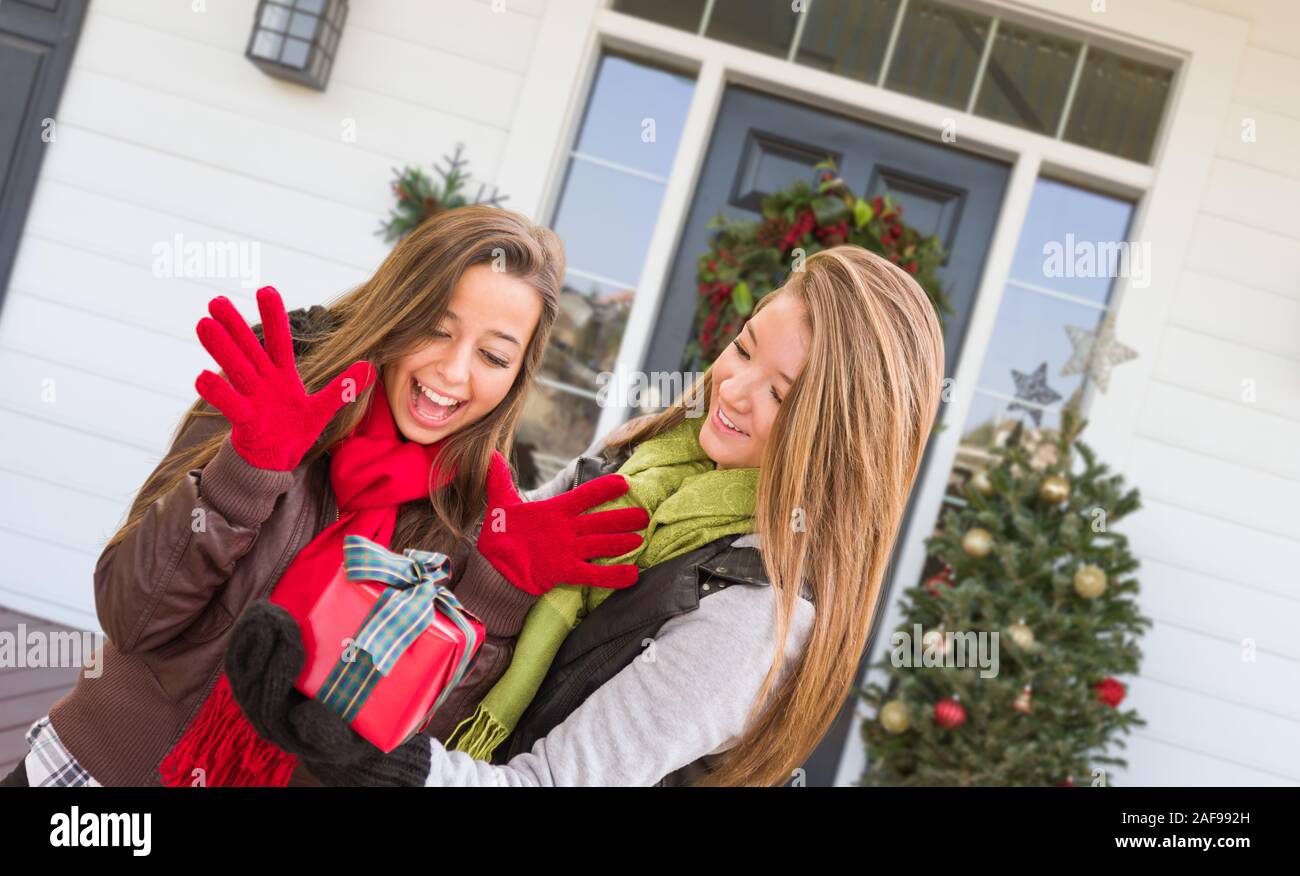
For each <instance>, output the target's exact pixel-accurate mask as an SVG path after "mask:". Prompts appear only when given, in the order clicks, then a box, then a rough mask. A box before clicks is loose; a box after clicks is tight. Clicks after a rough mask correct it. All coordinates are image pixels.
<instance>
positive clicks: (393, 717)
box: [296, 536, 484, 752]
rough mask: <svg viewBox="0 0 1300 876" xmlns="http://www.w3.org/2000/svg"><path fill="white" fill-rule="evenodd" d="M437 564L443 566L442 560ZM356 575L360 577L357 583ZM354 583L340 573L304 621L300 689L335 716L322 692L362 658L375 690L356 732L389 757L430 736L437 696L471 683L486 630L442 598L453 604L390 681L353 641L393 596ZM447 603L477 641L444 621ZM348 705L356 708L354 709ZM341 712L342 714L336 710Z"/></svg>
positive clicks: (403, 655)
mask: <svg viewBox="0 0 1300 876" xmlns="http://www.w3.org/2000/svg"><path fill="white" fill-rule="evenodd" d="M348 538H349V539H353V538H359V537H354V536H348ZM367 541H368V540H367ZM369 545H370V549H372V550H376V551H383V552H384V553H385V554H387V555H388V556H389V557H394V558H396V559H398V560H400V559H401V558H400V557H397V555H393V554H391V553H389V552H388V551H387V550H386V549H384V548H382V547H380V546H379V545H376V544H374V543H373V542H370V543H369ZM426 556H427V555H426ZM437 556H438V557H439V558H442V557H441V555H437ZM442 559H445V558H442ZM358 574H359V573H358V572H357V570H355V569H354V570H353V571H352V576H353V579H355V578H356V577H357V575H358ZM348 576H349V572H348V569H347V563H345V564H344V565H343V566H340V567H339V571H338V573H337V575H336V576H335V577H334V579H333V580H332V581H331V582H330V583H329V585H328V586H327V587H325V589H324V590H323V591H322V593H321V595H320V596H319V597H318V599H317V600H316V603H315V604H314V605H313V606H312V608H311V609H310V611H309V612H308V613H307V616H306V617H305V618H304V619H302V620H301V621H300V626H301V629H302V638H303V647H304V649H305V650H306V652H307V663H306V666H305V667H304V669H303V672H302V674H301V675H299V676H298V679H297V683H296V686H297V688H298V690H300V691H302V692H303V693H304V694H306V695H307V696H310V697H314V698H316V699H321V700H322V701H323V702H326V704H327V705H331V707H332V708H335V705H334V703H331V702H330V701H329V700H328V699H325V698H324V697H321V696H318V695H317V694H318V692H320V690H321V686H322V685H323V684H324V683H326V682H327V680H328V679H329V678H330V676H331V673H335V672H336V669H341V665H342V663H348V662H354V661H356V660H357V659H358V657H360V658H363V659H364V660H365V661H366V662H365V666H366V667H368V668H369V671H368V672H364V675H365V676H366V677H367V678H368V679H369V682H370V683H372V686H370V687H369V692H368V695H366V696H365V698H364V701H363V702H362V703H361V705H360V706H359V709H357V710H356V711H355V712H354V714H353V716H352V718H351V721H350V724H351V727H352V729H354V730H355V731H356V732H357V733H359V734H361V736H363V737H365V738H366V739H368V740H369V741H370V742H372V743H373V744H374V745H375V746H377V747H378V748H380V749H381V750H383V751H385V752H390V751H392V750H393V749H394V748H396V747H397V746H399V745H401V744H402V743H403V742H405V741H406V740H407V739H409V738H411V736H412V735H413V734H415V733H417V732H419V731H420V730H422V729H424V726H425V725H426V724H428V723H429V719H430V718H432V717H433V714H434V712H435V711H436V706H437V704H438V700H439V695H440V694H442V693H443V691H444V690H447V689H448V686H449V685H453V684H458V683H459V682H460V681H462V680H463V679H464V678H465V677H468V675H469V671H470V669H472V668H473V665H474V662H475V661H477V659H478V648H479V646H480V645H481V644H482V642H483V636H484V627H483V623H482V621H480V620H479V619H478V618H477V617H476V616H474V614H473V613H471V612H469V611H468V610H466V609H464V608H463V607H461V606H460V604H459V602H456V601H455V597H454V596H451V594H450V591H445V590H444V594H445V596H446V597H450V599H449V600H446V601H444V602H443V604H442V605H441V606H439V607H438V608H436V609H434V610H432V611H431V612H430V613H429V617H430V619H429V621H428V626H427V627H426V628H425V629H424V630H423V631H422V632H420V633H418V634H417V635H415V638H414V640H413V641H411V643H410V644H409V645H408V646H406V647H405V648H404V649H403V650H401V651H400V656H399V657H398V658H397V659H396V662H395V663H393V664H392V667H391V669H390V670H389V672H388V674H387V675H383V674H382V673H380V672H379V671H378V670H377V669H375V668H374V666H373V665H372V663H371V662H370V658H369V655H366V654H359V653H358V651H357V645H356V644H355V640H356V639H357V637H358V632H359V631H360V630H361V629H362V625H363V623H364V622H365V621H366V618H367V616H368V615H369V614H370V612H371V609H372V608H373V607H374V606H375V604H376V602H377V601H378V600H379V599H380V597H381V595H382V594H383V593H384V592H385V590H388V589H390V588H389V587H387V586H385V585H384V584H382V583H377V582H375V581H371V580H353V579H350V578H349V577H348ZM447 601H450V602H452V603H453V604H454V608H451V609H450V610H452V611H459V612H460V615H461V619H462V621H463V622H466V623H467V624H468V626H469V627H470V628H471V629H472V630H473V631H474V634H475V635H473V637H472V640H471V638H470V637H467V636H466V634H465V631H464V630H463V629H462V628H461V627H460V626H458V625H457V624H456V623H455V622H454V621H453V620H452V619H451V618H450V617H449V616H448V614H447V613H446V612H447V611H448V608H447V606H446V602H447ZM471 647H472V648H473V653H472V654H471V655H470V657H469V658H468V662H467V664H466V667H465V669H464V670H463V671H462V674H461V677H460V678H459V679H457V678H454V676H455V673H456V669H457V666H458V665H459V664H460V662H461V660H462V658H463V655H464V654H465V652H466V649H467V648H471ZM345 652H349V657H346V658H345ZM341 661H342V663H341ZM336 677H337V674H336ZM376 679H377V680H376ZM336 686H337V685H336ZM447 692H448V693H449V692H450V691H449V690H448V691H447ZM348 696H351V695H347V696H345V697H344V699H348ZM354 699H355V697H353V700H354ZM336 700H337V694H336ZM349 702H350V704H351V705H353V706H354V707H355V703H354V702H352V701H351V700H349ZM335 711H340V710H339V709H338V708H335ZM344 717H345V718H346V717H347V716H346V715H344Z"/></svg>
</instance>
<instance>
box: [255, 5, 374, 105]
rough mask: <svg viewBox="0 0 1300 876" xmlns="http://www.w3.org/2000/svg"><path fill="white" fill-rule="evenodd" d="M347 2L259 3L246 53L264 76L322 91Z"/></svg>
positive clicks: (331, 65) (328, 72)
mask: <svg viewBox="0 0 1300 876" xmlns="http://www.w3.org/2000/svg"><path fill="white" fill-rule="evenodd" d="M347 17H348V0H260V2H259V3H258V4H257V17H256V19H254V23H253V34H252V36H251V37H249V40H248V51H246V52H245V53H244V55H245V57H247V58H248V59H249V60H250V61H252V62H253V63H254V64H256V65H257V66H258V67H259V68H260V69H261V70H262V72H263V73H265V74H267V75H268V76H274V77H276V78H277V79H287V80H289V81H290V82H297V83H298V84H299V85H306V86H307V87H309V88H315V89H316V90H317V91H324V90H325V83H326V82H328V81H329V78H330V70H331V69H332V68H333V67H334V52H335V50H336V49H337V48H338V44H339V34H340V32H341V31H342V30H343V20H344V19H345V18H347Z"/></svg>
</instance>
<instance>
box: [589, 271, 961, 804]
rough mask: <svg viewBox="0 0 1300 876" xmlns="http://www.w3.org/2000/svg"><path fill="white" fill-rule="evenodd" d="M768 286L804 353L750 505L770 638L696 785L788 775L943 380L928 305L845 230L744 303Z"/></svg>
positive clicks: (837, 673)
mask: <svg viewBox="0 0 1300 876" xmlns="http://www.w3.org/2000/svg"><path fill="white" fill-rule="evenodd" d="M777 295H794V296H797V297H798V299H799V300H800V302H802V304H803V305H804V309H805V314H806V320H807V324H808V326H809V328H810V329H811V335H812V341H811V345H810V347H809V352H808V361H807V363H806V364H805V366H804V368H803V370H802V371H801V372H800V374H799V376H798V377H797V378H796V380H795V382H794V385H793V386H792V387H791V389H790V391H789V393H788V394H787V395H786V397H785V399H784V401H783V402H782V404H781V408H780V410H779V412H778V414H777V417H776V421H775V423H774V424H773V428H772V434H771V439H770V440H769V441H768V445H767V448H766V450H765V452H764V456H763V461H762V463H761V466H760V474H759V485H758V501H757V507H756V510H755V529H756V531H757V532H758V534H759V537H760V540H761V550H762V556H763V563H764V566H765V567H766V569H767V571H768V576H769V578H770V580H771V583H772V586H773V587H774V588H775V589H776V594H777V606H778V608H777V640H778V642H779V645H778V647H777V649H776V658H775V660H774V661H773V663H772V666H771V667H770V668H769V670H768V673H767V675H766V676H765V677H764V680H763V684H762V687H761V688H760V690H759V693H758V696H757V699H756V701H755V703H754V706H753V709H752V711H751V712H750V714H749V720H748V724H747V730H746V732H745V734H744V735H743V736H742V738H741V739H740V741H739V742H738V743H737V744H736V745H735V746H734V747H733V748H731V749H729V750H728V751H726V752H725V753H724V755H723V756H722V757H721V758H720V760H719V762H718V764H717V766H716V769H715V770H714V771H713V772H712V773H711V774H709V775H707V776H705V777H704V778H703V779H701V780H700V781H699V782H697V785H700V786H706V785H721V786H730V785H760V786H771V785H775V784H782V783H784V782H786V781H789V780H790V778H791V777H792V775H793V771H794V770H795V769H796V768H797V767H799V766H800V765H801V764H802V763H804V762H805V761H806V760H807V758H808V756H809V755H810V754H811V753H812V751H813V749H814V748H816V746H817V744H818V742H820V740H821V738H822V737H823V736H824V735H825V733H826V731H827V730H828V729H829V727H830V725H831V723H832V722H833V721H834V720H835V716H836V714H837V713H838V711H839V709H840V706H841V704H842V703H843V702H844V699H845V697H846V696H847V695H848V693H849V689H850V687H851V686H852V684H853V682H854V675H855V673H856V671H857V666H858V657H859V655H861V654H862V652H863V650H864V649H865V647H866V644H867V636H868V635H869V633H870V630H871V621H872V616H873V614H874V612H875V610H876V607H877V601H878V600H877V596H878V595H879V593H880V589H881V587H883V586H884V574H885V569H886V566H887V564H888V561H889V556H890V552H891V550H892V549H893V545H894V541H895V539H896V538H897V536H898V530H899V527H900V525H901V523H902V518H903V512H904V510H905V508H906V505H907V499H908V496H909V494H910V493H911V490H912V486H913V483H914V481H915V479H916V475H917V471H918V469H919V467H920V464H921V459H922V454H923V452H924V450H925V444H926V441H927V440H928V438H929V436H930V430H931V427H932V426H933V424H934V419H935V416H936V414H937V412H938V405H939V394H940V390H941V388H942V384H943V370H944V351H943V336H942V333H941V331H940V328H939V321H938V317H937V316H936V314H935V310H934V306H933V305H932V304H931V303H930V299H929V297H928V296H927V295H926V294H925V291H924V290H923V289H921V287H920V286H919V285H917V283H916V281H915V280H913V279H912V277H911V276H910V275H909V274H907V273H906V272H905V271H903V270H902V269H900V268H899V267H898V266H897V265H895V264H893V263H891V262H890V261H888V260H886V259H884V258H882V257H880V256H878V255H875V254H874V253H871V252H868V251H867V250H865V249H862V248H861V247H858V246H853V245H843V246H836V247H832V248H830V249H827V250H823V251H821V252H818V253H815V254H813V255H811V256H809V257H808V259H807V260H806V261H805V263H804V270H803V271H799V272H795V273H794V274H792V275H791V277H790V279H789V281H788V282H787V283H786V284H785V285H784V286H783V287H781V288H780V289H778V290H776V291H774V292H773V293H771V294H769V295H767V296H766V297H764V298H763V299H762V300H761V301H760V302H759V303H758V305H757V306H756V307H755V312H756V313H757V312H758V311H759V310H761V309H762V308H763V307H765V306H767V305H768V304H769V303H771V302H772V301H773V300H775V298H776V296H777ZM712 384H713V376H712V368H710V369H709V370H708V371H706V372H705V374H704V376H703V378H702V379H701V380H700V381H699V382H697V383H696V385H695V386H694V387H693V388H692V389H691V391H690V392H689V393H687V394H686V395H685V396H684V397H683V398H682V399H681V400H680V401H679V402H678V403H677V404H676V405H674V406H673V407H671V408H669V409H668V410H667V411H664V412H663V413H661V414H658V415H656V416H654V417H650V418H647V419H646V420H645V421H644V422H643V423H641V424H639V425H638V426H637V427H635V428H632V429H630V430H629V431H628V432H627V433H626V434H624V435H622V436H621V437H620V438H619V439H618V440H617V441H615V442H613V444H612V447H613V449H618V448H621V447H625V446H630V445H635V444H638V443H640V442H641V441H644V440H645V439H647V438H650V437H653V436H654V435H657V434H660V433H662V432H664V431H666V430H668V429H671V428H672V427H674V426H676V425H678V424H679V423H681V422H682V421H683V420H684V419H685V417H686V415H687V411H688V410H699V409H701V408H702V407H703V406H705V405H707V404H708V401H709V398H710V395H711V390H712ZM697 405H698V406H699V407H697ZM796 519H800V520H801V521H802V525H801V526H796V525H794V521H795V520H796ZM804 581H807V582H808V584H809V586H810V587H811V589H812V591H813V597H814V603H815V605H816V614H815V621H814V624H813V629H812V632H811V634H810V636H809V639H808V643H807V646H806V648H805V650H804V653H803V655H802V656H801V657H800V658H799V660H798V663H797V665H796V666H795V669H794V671H793V672H791V673H790V675H788V676H787V677H786V679H785V680H784V681H783V682H782V684H781V686H780V688H779V689H778V690H777V691H776V694H775V696H774V697H773V698H772V700H771V701H770V702H767V697H768V695H769V693H770V692H771V690H772V688H773V686H774V685H775V683H776V680H777V677H778V673H779V672H780V671H781V667H782V662H783V661H782V656H783V655H784V653H785V643H786V638H787V636H788V634H789V624H790V617H791V615H792V613H793V611H794V608H795V601H796V600H797V599H799V598H800V596H799V593H800V588H801V585H802V583H803V582H804Z"/></svg>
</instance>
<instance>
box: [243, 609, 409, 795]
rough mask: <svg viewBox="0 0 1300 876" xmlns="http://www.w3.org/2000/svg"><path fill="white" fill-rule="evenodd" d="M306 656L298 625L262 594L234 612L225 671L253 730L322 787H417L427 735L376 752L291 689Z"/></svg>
mask: <svg viewBox="0 0 1300 876" xmlns="http://www.w3.org/2000/svg"><path fill="white" fill-rule="evenodd" d="M306 659H307V657H306V651H305V650H304V648H303V644H302V634H301V633H300V632H299V631H298V623H297V621H295V620H294V619H293V616H292V615H290V614H289V613H288V612H287V611H285V610H284V609H283V608H281V607H280V606H278V605H273V604H272V603H270V602H267V601H265V600H262V601H260V602H255V603H254V604H253V605H251V606H249V607H248V609H247V610H245V611H244V613H243V614H242V615H241V616H240V618H239V621H238V622H237V623H236V624H235V628H234V629H233V630H232V631H231V634H230V642H229V644H228V645H227V646H226V676H227V677H228V678H229V679H230V690H231V693H233V694H234V696H235V701H236V702H237V703H239V708H240V709H241V710H242V711H243V712H244V715H245V716H246V717H247V718H248V722H249V723H250V724H252V725H253V729H255V730H256V731H257V732H258V735H260V736H261V737H262V738H264V739H266V740H268V741H270V742H273V743H275V744H276V745H278V746H279V747H280V748H282V749H283V750H285V751H287V752H289V753H291V754H295V755H297V756H298V757H299V758H301V760H302V761H303V763H304V764H305V765H306V767H307V769H308V770H310V771H311V773H312V774H313V775H315V776H316V777H317V778H319V779H320V780H321V782H323V783H324V784H327V785H348V786H365V785H375V786H384V787H395V786H420V785H423V784H424V782H425V779H426V778H427V777H428V775H429V763H430V757H431V751H430V741H429V738H428V737H427V736H425V735H424V734H423V733H417V734H416V735H415V736H414V737H412V738H411V739H410V740H408V741H407V742H405V743H403V744H402V745H400V746H398V747H397V748H396V749H394V750H393V751H392V752H391V753H390V754H385V753H384V752H382V751H380V750H379V749H378V748H376V747H375V746H374V745H373V744H371V743H370V742H369V741H368V740H367V739H365V738H364V737H362V736H361V735H359V734H358V733H357V732H356V731H355V730H353V729H352V728H351V727H350V726H348V723H347V722H346V721H344V720H343V719H342V718H340V717H339V716H338V714H336V713H335V712H334V711H333V710H331V709H330V708H329V707H328V706H326V705H324V704H323V703H320V702H319V701H317V700H314V699H312V698H311V697H308V696H306V695H305V694H303V693H302V692H300V691H299V690H298V689H297V688H295V687H294V682H295V681H296V680H297V678H298V676H299V675H300V674H302V667H303V665H304V664H305V662H306Z"/></svg>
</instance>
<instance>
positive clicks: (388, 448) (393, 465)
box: [158, 382, 447, 786]
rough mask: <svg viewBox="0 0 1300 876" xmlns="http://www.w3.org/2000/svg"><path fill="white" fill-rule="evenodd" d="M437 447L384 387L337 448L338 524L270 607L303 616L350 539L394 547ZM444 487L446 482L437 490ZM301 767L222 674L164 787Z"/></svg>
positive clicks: (264, 777) (289, 572) (292, 569)
mask: <svg viewBox="0 0 1300 876" xmlns="http://www.w3.org/2000/svg"><path fill="white" fill-rule="evenodd" d="M440 443H441V442H439V444H440ZM439 444H427V445H426V444H416V443H414V442H411V441H407V440H405V439H404V438H403V437H402V435H401V433H400V432H399V431H398V429H397V424H396V422H395V421H394V420H393V415H392V411H391V410H390V409H389V406H388V399H387V397H386V396H385V394H384V386H383V383H382V382H380V383H378V384H377V385H376V386H375V387H374V389H372V390H371V393H370V407H369V408H368V410H367V411H366V415H365V417H364V418H363V419H362V421H361V423H360V424H359V425H358V426H357V428H356V429H354V430H353V431H352V433H351V434H350V435H348V436H347V437H346V438H343V439H342V440H340V441H338V442H337V443H335V444H334V446H333V448H332V456H331V459H330V481H331V483H332V485H333V488H334V496H335V500H336V502H337V504H338V509H339V519H338V520H337V521H336V522H334V523H332V524H330V525H329V526H327V527H326V528H325V529H324V530H323V531H322V532H321V533H320V534H319V535H317V536H316V537H315V538H314V539H312V541H311V542H310V543H308V544H307V545H305V546H304V547H303V548H302V550H300V551H299V552H298V554H297V555H296V556H295V557H294V559H293V562H292V563H291V564H290V565H289V568H287V569H286V570H285V572H284V574H283V575H282V576H281V577H280V580H279V582H278V583H277V584H276V585H275V589H274V590H273V591H272V592H271V596H270V601H271V602H273V603H275V604H277V605H281V606H283V607H284V608H285V609H286V610H287V611H288V612H289V613H290V614H291V615H293V616H294V617H295V618H303V617H305V616H306V614H307V612H308V610H309V609H310V608H311V606H312V604H313V603H314V602H315V601H316V597H317V596H318V594H319V593H320V591H321V589H322V588H323V587H324V586H325V585H326V584H328V583H329V582H330V581H331V580H332V579H333V578H334V575H335V574H336V573H337V572H338V568H339V565H340V564H341V563H342V562H343V536H344V535H348V534H351V533H356V534H358V535H364V536H366V537H367V538H371V539H374V540H375V541H376V542H378V543H379V544H382V545H386V546H390V547H391V544H390V542H391V541H392V538H393V530H394V529H395V528H396V525H397V512H398V506H399V505H401V503H403V502H409V501H411V500H412V499H418V498H420V497H421V496H427V495H429V492H430V489H431V488H432V486H433V472H434V470H435V465H434V462H435V460H436V459H437V456H438V452H439V449H440V447H439ZM446 482H447V478H445V477H444V478H442V479H441V481H440V483H439V484H438V486H443V485H445V484H446ZM295 766H297V758H296V757H295V756H294V755H292V754H289V753H287V752H285V751H282V750H281V749H280V748H279V747H278V746H276V745H274V744H272V743H270V742H268V741H266V740H265V739H263V738H262V737H261V736H259V735H257V731H256V730H254V729H253V726H252V725H251V724H249V723H248V719H247V718H245V717H244V713H243V712H242V711H241V710H240V708H239V704H238V703H237V702H236V701H235V698H234V696H233V694H232V693H231V691H230V682H229V680H228V679H227V678H226V674H225V672H222V673H221V677H220V678H219V679H218V680H217V685H216V687H215V688H213V690H212V693H211V694H210V695H209V696H208V698H207V700H205V701H204V703H203V705H202V707H201V708H200V709H199V711H198V714H197V715H196V716H195V718H194V720H193V721H191V722H190V725H189V727H187V728H186V730H185V733H184V734H183V735H182V736H181V738H180V741H179V742H177V743H176V746H175V747H174V748H173V749H172V750H171V752H169V753H168V755H167V756H166V757H165V758H163V761H162V763H161V764H160V765H159V767H158V770H159V773H160V774H161V777H162V782H163V784H164V785H173V786H184V785H191V784H193V783H194V780H195V779H196V778H197V777H199V776H202V781H203V784H205V785H207V786H230V785H238V786H243V785H274V786H283V785H287V784H288V783H289V777H290V776H291V775H292V774H293V770H294V767H295ZM195 770H203V772H202V773H196V772H195Z"/></svg>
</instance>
